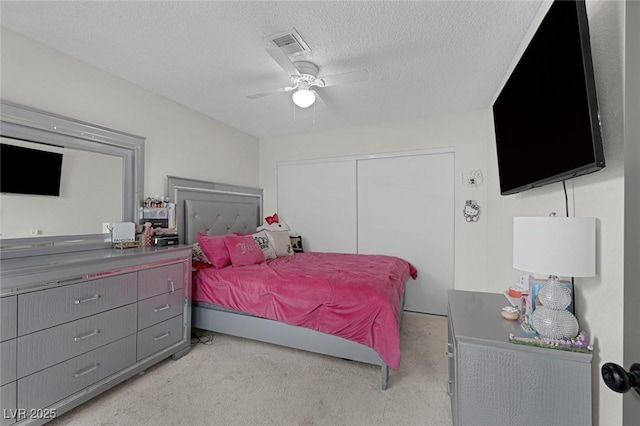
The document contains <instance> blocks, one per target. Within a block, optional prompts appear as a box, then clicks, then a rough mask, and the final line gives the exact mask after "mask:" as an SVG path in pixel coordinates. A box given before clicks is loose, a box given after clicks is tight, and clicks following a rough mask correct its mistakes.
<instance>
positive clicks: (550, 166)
mask: <svg viewBox="0 0 640 426" xmlns="http://www.w3.org/2000/svg"><path fill="white" fill-rule="evenodd" d="M493 118H494V129H495V136H496V147H497V155H498V173H499V177H500V193H501V194H502V195H509V194H515V193H517V192H521V191H524V190H527V189H531V188H534V187H539V186H543V185H547V184H550V183H554V182H559V181H563V180H566V179H569V178H573V177H576V176H580V175H584V174H587V173H592V172H595V171H598V170H600V169H602V168H603V167H605V160H604V149H603V143H602V133H601V128H600V118H599V114H598V101H597V97H596V87H595V80H594V74H593V64H592V59H591V47H590V40H589V27H588V21H587V12H586V8H585V4H584V1H580V0H578V1H559V0H556V1H555V2H554V3H553V4H552V5H551V7H550V8H549V10H548V12H547V14H546V15H545V17H544V18H543V20H542V22H541V24H540V26H539V27H538V29H537V31H536V33H535V35H534V36H533V38H532V40H531V42H530V43H529V45H528V46H527V48H526V50H525V52H524V53H523V55H522V57H521V58H520V60H519V62H518V64H517V65H516V67H515V68H514V70H513V72H512V73H511V75H510V77H509V78H508V80H507V82H506V84H505V85H504V87H503V89H502V91H501V92H500V94H499V95H498V97H497V98H496V101H495V102H494V104H493Z"/></svg>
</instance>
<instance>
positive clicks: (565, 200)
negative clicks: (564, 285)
mask: <svg viewBox="0 0 640 426" xmlns="http://www.w3.org/2000/svg"><path fill="white" fill-rule="evenodd" d="M562 187H563V188H564V208H565V212H566V213H567V217H569V197H568V196H567V184H566V183H565V181H562ZM571 285H574V281H573V277H571ZM574 311H575V307H574Z"/></svg>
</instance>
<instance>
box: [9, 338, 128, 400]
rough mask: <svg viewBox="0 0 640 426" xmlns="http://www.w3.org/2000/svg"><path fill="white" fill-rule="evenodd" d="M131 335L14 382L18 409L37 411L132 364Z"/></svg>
mask: <svg viewBox="0 0 640 426" xmlns="http://www.w3.org/2000/svg"><path fill="white" fill-rule="evenodd" d="M135 344H136V337H135V335H131V336H128V337H125V338H124V339H120V340H117V341H115V342H113V343H109V344H108V345H106V346H102V347H101V348H98V349H95V350H93V351H91V352H87V353H86V354H83V355H80V356H78V357H75V358H72V359H70V360H68V361H65V362H63V363H60V364H58V365H54V366H53V367H50V368H47V369H46V370H42V371H40V372H38V373H35V374H32V375H30V376H27V377H24V378H22V379H20V380H18V401H17V402H18V405H19V406H20V408H25V409H27V410H30V409H38V408H44V407H47V406H49V405H51V404H53V403H55V402H57V401H60V400H62V399H64V398H66V397H68V396H70V395H72V394H74V393H75V392H78V391H80V390H82V389H84V388H85V387H87V386H89V385H92V384H93V383H96V382H97V381H99V380H102V379H104V378H105V377H108V376H110V375H111V374H114V373H116V372H118V371H120V370H122V369H124V368H126V367H128V366H130V365H131V364H133V363H134V362H135V361H136V359H135V358H136V346H135Z"/></svg>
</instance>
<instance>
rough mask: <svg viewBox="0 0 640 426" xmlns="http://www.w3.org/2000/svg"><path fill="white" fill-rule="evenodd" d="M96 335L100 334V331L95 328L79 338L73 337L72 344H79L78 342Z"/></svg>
mask: <svg viewBox="0 0 640 426" xmlns="http://www.w3.org/2000/svg"><path fill="white" fill-rule="evenodd" d="M98 334H100V330H99V329H97V328H96V329H95V330H91V331H89V332H87V333H85V334H81V335H79V336H76V337H74V338H73V341H74V342H79V341H80V340H84V339H86V338H88V337H91V336H97V335H98Z"/></svg>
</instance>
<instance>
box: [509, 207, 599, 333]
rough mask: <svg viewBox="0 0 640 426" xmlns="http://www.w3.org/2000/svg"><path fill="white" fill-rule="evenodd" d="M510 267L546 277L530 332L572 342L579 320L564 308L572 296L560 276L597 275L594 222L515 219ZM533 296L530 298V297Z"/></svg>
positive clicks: (580, 218)
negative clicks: (547, 277) (561, 282)
mask: <svg viewBox="0 0 640 426" xmlns="http://www.w3.org/2000/svg"><path fill="white" fill-rule="evenodd" d="M513 267H514V268H516V269H519V270H521V271H525V272H530V273H534V274H544V275H549V279H548V281H547V283H546V284H545V285H544V286H543V287H542V288H541V289H540V291H539V292H538V299H539V300H540V303H541V304H542V306H536V310H535V311H534V312H533V328H534V329H535V330H536V331H537V333H538V334H539V335H540V336H542V337H547V338H551V339H571V338H573V337H576V335H577V334H578V331H579V327H578V320H576V318H575V316H573V314H572V313H571V312H569V311H568V310H567V309H566V308H567V307H568V306H569V304H570V303H571V292H570V291H569V289H567V288H566V287H563V286H562V285H561V284H560V280H559V278H558V277H559V276H563V277H592V276H595V274H596V220H595V218H589V217H556V216H553V215H552V216H549V217H514V218H513ZM532 296H533V295H532Z"/></svg>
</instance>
